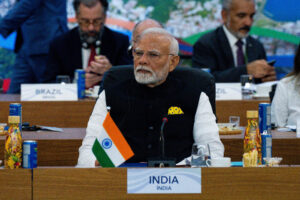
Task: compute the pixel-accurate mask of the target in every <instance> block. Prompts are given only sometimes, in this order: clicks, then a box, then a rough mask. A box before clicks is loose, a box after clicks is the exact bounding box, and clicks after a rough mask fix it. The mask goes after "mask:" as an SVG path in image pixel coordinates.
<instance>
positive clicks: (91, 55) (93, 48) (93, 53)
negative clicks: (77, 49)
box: [88, 45, 96, 66]
mask: <svg viewBox="0 0 300 200" xmlns="http://www.w3.org/2000/svg"><path fill="white" fill-rule="evenodd" d="M90 50H91V53H90V58H89V62H88V66H91V62H92V61H94V60H95V56H96V49H95V47H94V45H92V46H91V47H90Z"/></svg>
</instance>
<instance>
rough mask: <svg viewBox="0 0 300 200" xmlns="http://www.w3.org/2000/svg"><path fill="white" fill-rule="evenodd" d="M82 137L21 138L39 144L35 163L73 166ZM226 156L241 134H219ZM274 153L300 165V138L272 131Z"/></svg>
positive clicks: (238, 151) (77, 132)
mask: <svg viewBox="0 0 300 200" xmlns="http://www.w3.org/2000/svg"><path fill="white" fill-rule="evenodd" d="M84 136H85V128H63V132H52V131H35V132H34V131H23V140H36V141H37V143H38V166H75V165H76V163H77V159H78V149H79V147H80V146H81V143H82V139H83V138H84ZM220 137H221V140H222V142H223V144H224V147H225V156H226V157H231V159H232V161H241V160H242V155H243V137H244V133H241V134H238V135H221V136H220ZM272 138H273V140H272V143H273V149H272V152H273V156H274V157H282V158H283V160H282V163H281V164H285V165H300V156H299V155H300V138H297V137H296V133H295V132H278V131H273V132H272ZM4 142H5V137H4V136H0V160H3V157H4V152H3V151H4Z"/></svg>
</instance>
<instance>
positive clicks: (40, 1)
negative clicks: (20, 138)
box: [0, 0, 68, 93]
mask: <svg viewBox="0 0 300 200" xmlns="http://www.w3.org/2000/svg"><path fill="white" fill-rule="evenodd" d="M12 3H15V4H14V6H13V7H12V8H11V9H10V10H9V11H8V13H7V14H6V15H5V16H4V17H3V18H1V15H0V34H1V35H2V36H3V37H5V38H6V37H8V36H9V35H10V34H11V33H12V32H13V31H17V38H16V43H15V49H14V51H15V53H17V56H16V60H15V63H14V65H13V67H12V75H11V77H10V80H11V82H10V85H9V90H8V93H20V90H21V88H20V86H21V84H23V83H27V84H28V83H41V82H42V81H43V74H44V70H45V69H46V63H47V56H48V53H49V44H50V42H51V40H53V38H55V37H57V36H59V35H61V34H63V33H65V32H67V31H68V27H67V9H66V5H67V4H66V0H64V1H62V0H47V1H46V0H45V1H44V0H21V1H20V0H18V1H0V10H1V11H2V12H1V14H3V9H2V8H3V7H2V6H4V5H6V4H8V5H9V4H12ZM1 46H2V45H1ZM3 61H4V60H2V59H1V64H0V68H1V70H4V69H3V67H2V62H3ZM5 73H7V72H5Z"/></svg>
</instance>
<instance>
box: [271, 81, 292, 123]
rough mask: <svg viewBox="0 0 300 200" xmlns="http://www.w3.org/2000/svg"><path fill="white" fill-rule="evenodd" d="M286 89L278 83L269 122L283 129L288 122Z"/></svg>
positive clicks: (282, 84)
mask: <svg viewBox="0 0 300 200" xmlns="http://www.w3.org/2000/svg"><path fill="white" fill-rule="evenodd" d="M287 91H288V88H286V87H285V85H284V83H283V82H282V81H280V82H279V83H278V84H277V87H276V92H275V95H274V98H273V101H272V105H271V120H272V122H274V123H275V125H276V126H279V127H285V126H286V125H287V121H288V110H289V109H288V94H287Z"/></svg>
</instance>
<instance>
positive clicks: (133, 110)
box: [78, 28, 224, 167]
mask: <svg viewBox="0 0 300 200" xmlns="http://www.w3.org/2000/svg"><path fill="white" fill-rule="evenodd" d="M178 51H179V47H178V42H177V40H176V39H175V38H174V37H173V36H171V35H170V34H169V33H168V32H167V31H165V30H164V29H162V28H150V29H147V30H145V31H144V32H143V33H142V34H141V36H140V37H139V38H138V40H137V43H136V45H135V49H134V51H133V56H134V68H133V69H132V70H134V76H132V77H129V78H128V79H126V80H125V81H120V82H118V83H116V84H112V85H111V86H108V87H106V88H105V90H103V91H102V92H101V93H100V95H99V99H98V100H97V102H96V105H95V107H94V111H93V113H92V115H91V117H90V120H89V122H88V127H87V133H86V136H85V138H84V139H83V142H82V146H81V147H80V149H79V158H78V167H93V166H95V164H96V165H98V164H99V163H98V162H96V158H95V156H94V155H93V153H92V150H91V148H92V146H93V143H94V141H95V139H96V138H97V136H98V134H99V133H100V132H101V129H103V127H102V126H101V124H102V123H103V120H104V118H105V116H106V114H107V106H109V107H110V108H111V111H110V114H111V116H112V118H113V120H114V121H115V123H116V124H117V126H118V127H119V129H120V130H121V132H122V133H123V135H124V137H125V138H126V140H127V142H128V143H129V145H130V147H131V149H132V150H133V152H134V154H135V155H134V156H133V157H132V158H131V159H129V160H128V161H127V162H146V161H147V159H148V158H151V157H157V156H159V155H160V151H159V147H160V142H159V138H160V126H161V124H162V118H163V117H167V118H168V120H169V121H168V123H167V124H166V126H165V129H164V134H165V154H166V157H173V158H176V162H179V161H182V160H183V159H184V158H186V157H189V156H190V155H191V148H192V144H193V143H194V142H196V143H198V144H208V143H209V144H210V149H211V155H212V157H222V156H223V154H224V146H223V144H222V142H221V141H220V138H219V133H218V127H217V124H216V118H215V115H214V114H213V112H212V109H211V105H210V103H209V100H208V97H207V96H206V94H205V93H204V92H201V93H200V92H199V93H196V92H195V90H194V89H193V88H187V87H186V83H185V82H184V81H183V80H179V79H176V78H174V77H172V76H169V72H171V71H173V70H174V69H175V67H176V66H177V64H178V62H179V56H178ZM174 108H177V110H178V113H172V112H170V111H171V110H172V109H173V110H174Z"/></svg>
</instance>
